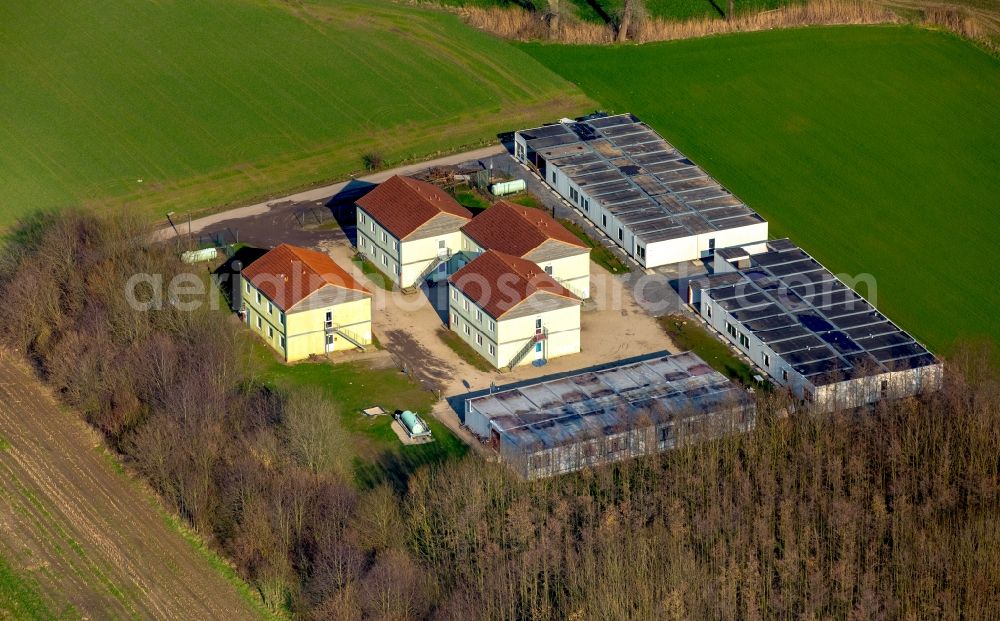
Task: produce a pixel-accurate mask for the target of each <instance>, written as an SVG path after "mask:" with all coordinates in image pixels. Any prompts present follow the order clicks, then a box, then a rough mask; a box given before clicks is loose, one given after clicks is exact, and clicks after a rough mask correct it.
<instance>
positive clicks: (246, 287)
mask: <svg viewBox="0 0 1000 621" xmlns="http://www.w3.org/2000/svg"><path fill="white" fill-rule="evenodd" d="M244 290H245V291H246V292H247V295H250V281H247V282H245V283H244ZM265 299H267V298H265V297H264V296H262V295H261V294H260V291H257V306H260V305H261V301H262V300H265ZM267 314H268V315H273V314H274V304H272V303H271V300H267ZM247 316H249V313H248V315H247ZM257 321H260V317H258V318H257ZM278 323H280V324H281V325H285V313H283V312H282V311H278Z"/></svg>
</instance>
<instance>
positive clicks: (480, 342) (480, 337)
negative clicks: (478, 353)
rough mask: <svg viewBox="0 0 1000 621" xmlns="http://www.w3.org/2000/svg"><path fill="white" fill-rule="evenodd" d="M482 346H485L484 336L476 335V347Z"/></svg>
mask: <svg viewBox="0 0 1000 621" xmlns="http://www.w3.org/2000/svg"><path fill="white" fill-rule="evenodd" d="M482 344H483V335H482V334H478V333H477V334H476V345H482Z"/></svg>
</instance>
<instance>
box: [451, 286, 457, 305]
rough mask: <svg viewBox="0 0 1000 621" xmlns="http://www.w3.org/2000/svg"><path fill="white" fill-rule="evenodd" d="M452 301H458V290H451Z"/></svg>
mask: <svg viewBox="0 0 1000 621" xmlns="http://www.w3.org/2000/svg"><path fill="white" fill-rule="evenodd" d="M451 299H453V300H455V301H456V302H457V301H458V289H452V290H451Z"/></svg>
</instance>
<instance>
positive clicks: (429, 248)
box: [356, 175, 472, 289]
mask: <svg viewBox="0 0 1000 621" xmlns="http://www.w3.org/2000/svg"><path fill="white" fill-rule="evenodd" d="M356 206H357V232H358V240H357V248H358V251H359V252H360V253H361V255H362V256H364V257H365V258H366V259H368V260H369V261H370V262H372V263H373V264H374V265H375V267H377V268H378V269H379V270H381V271H382V272H383V273H384V274H385V275H386V276H387V277H388V278H389V280H391V281H392V282H393V283H395V284H396V285H397V286H399V287H400V288H403V289H408V288H411V287H418V286H419V285H420V284H421V283H422V282H423V281H424V280H425V279H427V278H429V277H432V276H434V275H435V272H436V271H437V270H438V269H441V275H440V279H441V280H443V279H444V278H446V277H447V275H448V274H447V260H448V259H449V258H451V256H452V255H453V254H454V253H455V252H457V251H458V250H460V249H461V248H462V240H463V238H462V227H463V226H465V225H466V224H467V223H468V222H469V221H470V220H472V213H470V212H469V210H468V209H466V208H465V207H462V206H461V205H459V204H458V202H456V201H455V199H454V198H452V197H451V196H449V195H448V194H447V193H446V192H444V191H443V190H441V189H440V188H438V187H437V186H434V185H432V184H430V183H427V182H426V181H420V180H419V179H414V178H412V177H403V176H400V175H395V176H393V177H390V178H389V179H388V180H386V181H385V182H383V183H381V184H379V186H378V187H376V188H375V189H374V190H372V191H371V192H369V193H368V194H366V195H365V196H363V197H361V198H360V199H358V201H357V202H356Z"/></svg>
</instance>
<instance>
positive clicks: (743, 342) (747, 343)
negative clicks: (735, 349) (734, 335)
mask: <svg viewBox="0 0 1000 621" xmlns="http://www.w3.org/2000/svg"><path fill="white" fill-rule="evenodd" d="M740 345H742V346H743V348H744V349H750V338H749V337H747V335H746V334H743V333H742V332H740Z"/></svg>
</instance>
